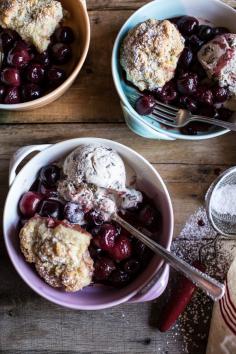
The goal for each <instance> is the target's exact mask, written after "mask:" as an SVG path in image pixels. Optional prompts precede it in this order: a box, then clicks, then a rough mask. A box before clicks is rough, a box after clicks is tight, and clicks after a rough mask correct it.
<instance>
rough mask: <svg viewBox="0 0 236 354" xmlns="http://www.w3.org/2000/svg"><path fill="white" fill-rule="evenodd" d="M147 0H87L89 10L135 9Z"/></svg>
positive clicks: (230, 0)
mask: <svg viewBox="0 0 236 354" xmlns="http://www.w3.org/2000/svg"><path fill="white" fill-rule="evenodd" d="M223 1H224V2H225V3H226V4H228V5H230V6H232V7H236V4H235V0H223ZM148 2H150V1H147V0H126V1H124V0H87V6H88V9H89V10H95V9H96V10H104V9H132V10H136V9H138V8H139V7H141V6H143V5H145V4H147V3H148Z"/></svg>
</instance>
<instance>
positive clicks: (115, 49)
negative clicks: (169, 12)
mask: <svg viewBox="0 0 236 354" xmlns="http://www.w3.org/2000/svg"><path fill="white" fill-rule="evenodd" d="M169 1H171V0H169ZM208 1H211V3H214V4H216V5H217V6H218V5H219V6H221V7H223V8H228V9H229V10H230V11H232V12H233V13H235V15H236V9H234V8H233V7H231V6H230V5H228V4H226V3H224V2H222V1H221V0H208ZM158 2H159V0H153V1H150V2H148V3H147V4H145V5H143V6H141V7H140V8H139V9H137V10H136V11H134V12H133V13H132V15H131V16H130V17H129V18H128V19H127V20H126V21H125V22H124V24H123V25H122V27H121V28H120V30H119V32H118V34H117V36H116V39H115V42H114V45H113V49H112V57H111V69H112V78H113V82H114V85H115V88H116V91H117V93H118V95H119V98H120V100H121V103H122V104H123V105H124V106H125V107H126V108H127V110H128V112H129V113H130V115H131V117H132V116H135V118H136V119H138V120H139V121H140V117H141V116H140V115H139V114H138V113H137V112H136V111H135V109H134V108H133V107H132V106H131V104H130V103H129V100H128V99H127V96H126V95H125V93H124V91H123V89H122V88H121V85H120V79H119V75H118V67H117V65H116V59H117V58H116V54H117V52H118V51H119V45H120V41H121V34H122V32H123V31H124V29H125V28H126V27H127V25H128V24H129V22H130V21H131V20H132V19H133V18H134V17H136V15H137V14H139V13H141V12H142V11H143V10H144V9H146V8H148V7H149V6H151V5H152V4H153V3H157V4H158ZM155 130H156V132H157V134H158V132H159V133H161V134H165V135H167V136H168V137H171V138H174V139H181V140H192V141H198V140H205V139H210V138H215V137H218V136H221V135H224V134H226V133H228V132H230V130H229V129H224V128H222V129H220V128H219V131H216V132H212V133H207V134H202V135H187V134H186V135H184V134H180V133H174V132H170V131H168V130H167V129H162V128H159V127H155Z"/></svg>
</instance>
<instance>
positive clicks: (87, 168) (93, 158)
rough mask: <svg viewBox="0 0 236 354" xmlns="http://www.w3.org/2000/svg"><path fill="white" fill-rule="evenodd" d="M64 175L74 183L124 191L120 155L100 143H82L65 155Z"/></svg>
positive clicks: (122, 165) (123, 174)
mask: <svg viewBox="0 0 236 354" xmlns="http://www.w3.org/2000/svg"><path fill="white" fill-rule="evenodd" d="M63 172H64V174H65V175H66V177H67V178H68V179H69V180H71V181H73V182H74V183H75V184H78V185H79V184H81V183H87V184H93V185H95V186H97V187H101V188H106V189H112V190H115V191H124V190H125V183H126V172H125V165H124V162H123V161H122V159H121V158H120V156H119V155H118V154H117V153H116V152H115V151H114V150H112V149H111V148H110V147H107V146H104V145H102V144H88V145H87V144H83V145H80V146H79V147H78V148H77V149H76V150H74V151H73V152H72V153H71V154H70V155H69V156H67V157H66V159H65V161H64V164H63Z"/></svg>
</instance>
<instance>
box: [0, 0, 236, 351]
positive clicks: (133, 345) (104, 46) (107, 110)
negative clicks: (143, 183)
mask: <svg viewBox="0 0 236 354" xmlns="http://www.w3.org/2000/svg"><path fill="white" fill-rule="evenodd" d="M145 2H146V1H141V0H139V1H135V0H90V1H88V8H89V16H90V20H91V26H92V41H91V47H90V51H89V55H88V58H87V61H86V63H85V65H84V67H83V70H82V72H81V73H80V75H79V77H78V78H77V81H76V83H75V84H74V86H73V87H72V88H71V89H70V90H69V92H68V93H66V94H65V95H64V96H63V97H62V98H61V99H60V100H58V101H56V102H55V103H53V104H51V105H49V106H46V107H44V108H42V109H39V110H36V111H33V112H27V113H25V112H22V113H19V112H18V113H13V112H9V113H7V112H3V111H2V112H0V123H1V127H0V141H1V145H0V165H1V168H0V198H1V208H3V205H4V200H5V197H6V194H7V191H8V184H7V180H8V166H9V159H10V158H11V156H12V154H13V153H14V152H15V151H16V150H17V149H18V148H19V147H21V146H24V145H28V144H41V143H55V142H57V141H60V140H65V139H70V138H75V137H86V136H95V137H106V138H108V139H112V140H116V141H118V142H120V143H123V144H126V145H128V146H130V147H131V148H133V149H134V150H137V151H138V152H139V153H141V154H142V155H143V156H144V157H145V158H147V159H148V160H149V161H150V162H151V163H152V164H153V165H154V166H155V168H156V169H157V170H158V171H159V172H160V174H161V176H162V177H163V178H164V180H165V182H166V183H167V186H168V189H169V191H170V194H171V198H172V201H173V205H174V212H175V235H178V233H179V231H180V230H181V227H182V226H183V224H184V222H185V220H186V219H187V217H188V216H189V215H190V214H191V213H192V212H193V211H194V210H195V209H196V208H197V207H198V206H199V205H201V204H202V203H203V198H204V194H205V192H206V190H207V188H208V186H209V184H210V183H211V182H212V180H213V179H214V178H215V176H216V174H217V173H218V171H219V169H226V168H227V167H229V166H231V165H235V164H236V144H235V135H234V134H227V135H225V136H223V137H220V138H217V139H213V140H208V141H204V142H191V143H190V142H187V141H174V142H164V141H150V140H145V139H143V138H141V137H138V136H137V135H134V134H133V133H132V132H131V131H130V130H128V128H127V127H126V125H125V124H124V121H123V117H122V113H121V109H120V106H119V99H118V97H117V94H116V92H115V89H114V86H113V83H112V77H111V70H110V57H111V50H112V45H113V42H114V39H115V36H116V34H117V32H118V30H119V28H120V27H121V25H122V24H123V23H124V21H125V20H126V19H127V18H128V17H129V16H130V14H131V13H132V12H133V11H134V10H135V9H137V8H138V7H140V6H141V5H143V4H144V3H145ZM227 2H228V3H230V4H231V5H232V6H233V5H236V3H235V1H234V0H228V1H227ZM0 242H1V244H0V246H1V247H0V259H1V265H0V268H1V272H0V352H1V353H6V354H10V353H12V354H13V353H14V354H16V353H27V354H30V353H45V354H46V353H78V352H79V353H128V352H130V353H145V354H146V353H162V354H164V353H165V354H167V353H171V354H172V353H176V354H177V353H178V354H181V349H180V348H181V338H180V340H179V341H174V340H173V339H172V337H171V336H170V335H169V334H161V333H160V332H159V331H158V330H157V328H156V326H155V321H153V320H152V319H153V318H154V319H155V318H158V313H159V311H160V303H161V301H162V300H161V299H160V300H158V301H157V302H156V303H146V304H142V305H140V304H137V305H122V306H119V307H116V308H113V309H108V310H105V311H99V312H86V311H85V312H81V311H77V312H76V311H70V310H67V309H64V308H60V307H58V306H56V305H54V304H51V303H49V302H48V301H46V300H44V299H42V298H40V297H39V296H38V295H36V294H35V293H34V292H33V291H32V290H31V289H30V288H29V287H28V286H27V285H25V284H24V282H23V281H22V280H21V279H20V278H19V276H18V275H17V274H16V272H15V270H14V269H13V267H12V265H11V263H10V261H9V258H8V256H7V253H6V250H5V247H4V244H3V241H2V238H1V241H0ZM162 298H163V297H162ZM197 340H198V339H196V341H197ZM204 346H205V343H203V344H202V345H201V348H202V349H201V351H199V350H198V351H197V352H196V353H195V352H194V351H191V354H201V353H204Z"/></svg>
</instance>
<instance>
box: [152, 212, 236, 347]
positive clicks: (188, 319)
mask: <svg viewBox="0 0 236 354" xmlns="http://www.w3.org/2000/svg"><path fill="white" fill-rule="evenodd" d="M216 236H217V233H216V231H215V230H214V229H213V228H212V226H211V225H210V223H209V221H208V218H207V213H206V210H205V208H204V207H200V208H199V209H197V210H196V212H195V213H194V214H193V215H191V216H190V217H189V218H188V220H187V221H186V223H185V225H184V227H183V229H182V230H181V232H180V235H179V237H177V238H176V239H175V240H174V241H173V243H172V247H171V251H172V252H173V253H175V254H176V255H177V256H178V257H180V258H181V259H184V260H185V261H187V262H188V263H192V262H194V261H195V260H199V258H200V260H201V262H202V263H203V264H204V265H205V267H206V273H207V274H209V275H211V276H212V277H214V278H216V279H218V280H220V281H222V282H223V281H224V279H225V276H226V274H227V272H228V269H229V267H230V264H231V263H232V261H233V258H234V257H235V256H236V241H234V240H229V239H225V238H220V239H219V240H218V241H217V242H216V244H214V242H212V241H213V240H214V239H215V237H216ZM178 281H179V274H178V273H177V272H175V271H173V270H171V273H170V284H171V285H170V287H169V289H167V291H166V292H165V294H164V297H165V298H168V296H169V294H170V293H171V288H172V289H175V288H176V286H178ZM157 301H158V300H157ZM212 308H213V301H212V300H211V299H210V298H209V297H208V296H207V295H206V294H204V293H203V292H202V291H201V290H197V291H196V292H195V294H194V295H193V298H192V300H191V302H190V303H189V305H188V306H187V308H186V310H185V311H184V312H183V314H182V315H181V316H180V317H179V319H178V320H177V322H176V324H175V325H174V327H173V328H172V330H171V331H168V332H167V333H166V341H169V342H170V343H173V342H176V345H177V346H178V348H179V354H185V353H186V354H193V353H194V354H195V353H197V354H205V350H206V345H207V338H208V332H209V327H210V321H211V314H212ZM169 349H170V350H171V348H169ZM166 350H168V345H167V346H166Z"/></svg>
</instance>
